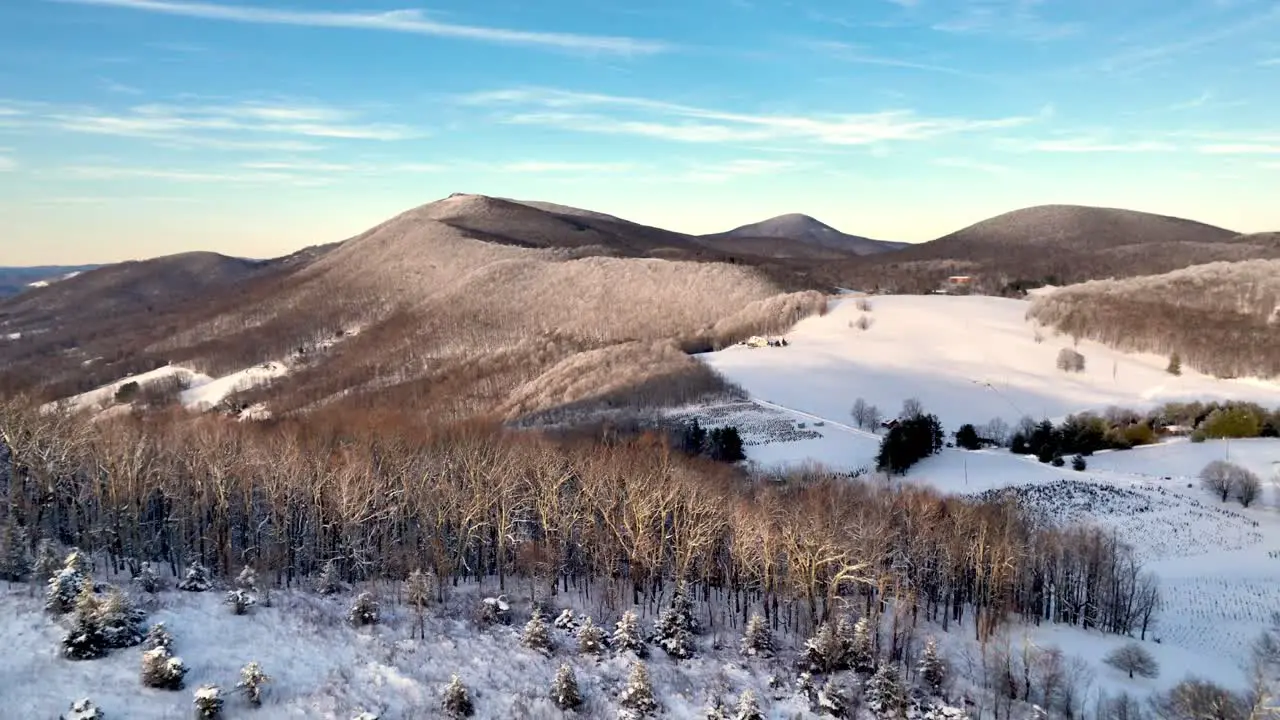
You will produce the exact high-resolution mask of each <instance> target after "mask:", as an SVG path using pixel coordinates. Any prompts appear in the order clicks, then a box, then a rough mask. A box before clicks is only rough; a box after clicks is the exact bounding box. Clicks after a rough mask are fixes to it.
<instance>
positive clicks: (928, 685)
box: [919, 638, 947, 696]
mask: <svg viewBox="0 0 1280 720" xmlns="http://www.w3.org/2000/svg"><path fill="white" fill-rule="evenodd" d="M919 671H920V683H921V684H922V685H924V687H925V689H926V690H928V691H929V694H931V695H935V696H936V695H941V694H942V685H943V683H945V682H946V681H947V666H946V663H944V662H943V661H942V658H941V657H940V656H939V655H938V641H937V640H934V639H933V638H929V639H928V640H926V641H925V643H924V652H922V653H921V654H920V668H919Z"/></svg>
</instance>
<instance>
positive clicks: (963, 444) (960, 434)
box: [956, 423, 982, 450]
mask: <svg viewBox="0 0 1280 720" xmlns="http://www.w3.org/2000/svg"><path fill="white" fill-rule="evenodd" d="M956 447H960V448H964V449H965V450H981V449H982V439H981V438H979V437H978V429H977V428H975V427H974V426H973V425H971V424H969V423H965V424H964V425H961V426H960V429H959V430H957V431H956Z"/></svg>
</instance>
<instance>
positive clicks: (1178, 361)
mask: <svg viewBox="0 0 1280 720" xmlns="http://www.w3.org/2000/svg"><path fill="white" fill-rule="evenodd" d="M1164 370H1165V372H1167V373H1169V374H1170V375H1181V374H1182V356H1181V355H1179V354H1178V353H1176V352H1175V353H1173V354H1172V355H1170V356H1169V366H1168V367H1166V368H1165V369H1164Z"/></svg>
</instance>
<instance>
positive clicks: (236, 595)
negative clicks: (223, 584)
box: [226, 588, 257, 615]
mask: <svg viewBox="0 0 1280 720" xmlns="http://www.w3.org/2000/svg"><path fill="white" fill-rule="evenodd" d="M226 603H227V605H229V606H230V607H231V612H232V613H234V614H236V615H246V614H248V612H249V608H251V607H253V606H254V605H256V604H257V600H254V599H253V596H252V595H250V594H249V593H247V592H245V591H244V590H240V589H238V588H237V589H235V590H229V591H227V599H226Z"/></svg>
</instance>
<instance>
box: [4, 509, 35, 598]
mask: <svg viewBox="0 0 1280 720" xmlns="http://www.w3.org/2000/svg"><path fill="white" fill-rule="evenodd" d="M30 572H31V560H30V558H28V557H27V533H26V530H24V529H23V528H22V526H20V525H18V521H17V520H16V519H14V518H13V517H12V516H10V518H9V522H7V523H5V526H4V533H3V534H0V580H8V581H9V582H22V581H23V580H26V579H27V575H28V574H30Z"/></svg>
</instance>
